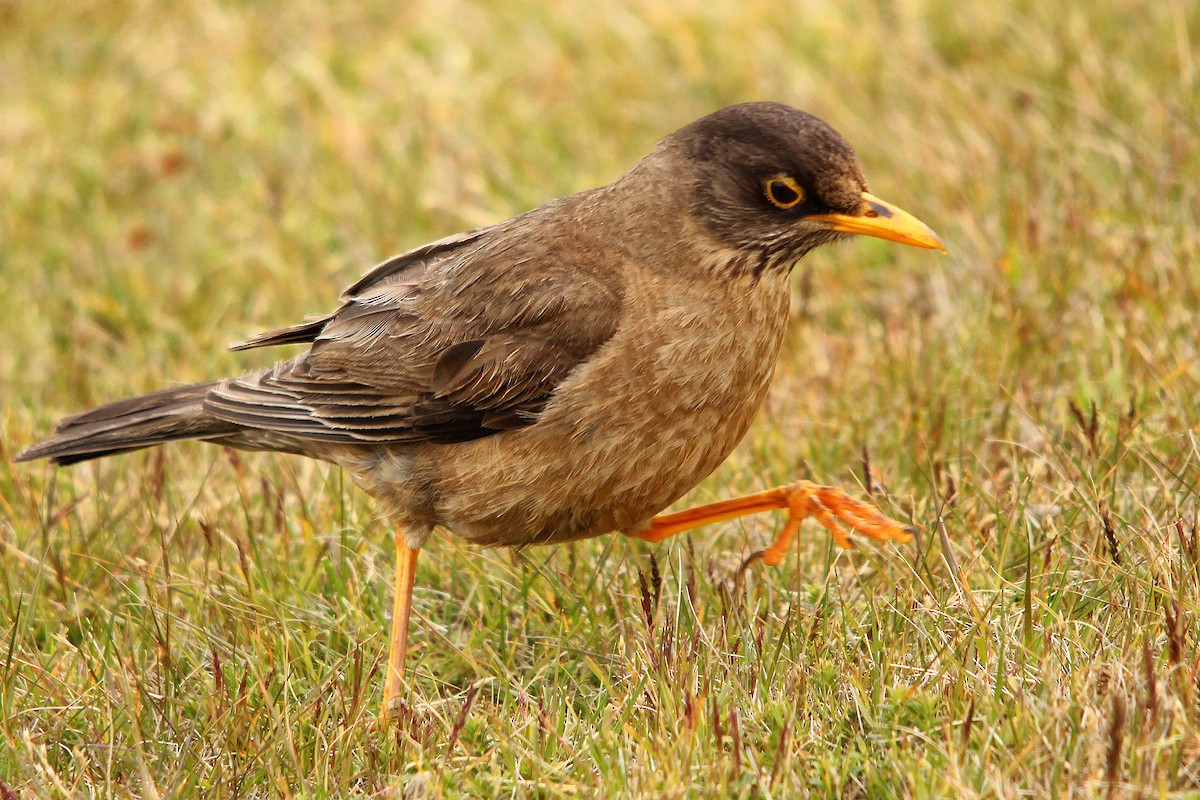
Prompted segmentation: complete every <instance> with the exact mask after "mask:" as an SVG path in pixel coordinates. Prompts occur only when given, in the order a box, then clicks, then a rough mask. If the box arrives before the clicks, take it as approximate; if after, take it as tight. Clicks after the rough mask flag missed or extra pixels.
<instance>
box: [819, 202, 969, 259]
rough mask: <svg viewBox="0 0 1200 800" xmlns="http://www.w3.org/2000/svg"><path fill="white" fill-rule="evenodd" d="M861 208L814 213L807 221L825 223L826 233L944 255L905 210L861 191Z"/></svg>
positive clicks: (935, 240) (941, 247) (934, 238)
mask: <svg viewBox="0 0 1200 800" xmlns="http://www.w3.org/2000/svg"><path fill="white" fill-rule="evenodd" d="M862 200H863V202H862V206H861V207H860V208H859V210H858V212H857V213H855V214H815V215H813V216H811V217H809V218H808V219H809V220H812V221H816V222H824V223H825V224H826V225H828V226H829V230H831V231H838V232H840V233H861V234H863V235H864V236H877V237H879V238H880V239H889V240H891V241H893V242H900V243H901V244H911V245H912V246H914V247H927V248H929V249H930V250H940V251H942V252H943V253H945V252H946V246H945V245H944V244H942V240H941V239H939V238H938V236H937V234H936V233H934V232H933V231H931V230H930V229H929V226H927V225H926V224H925V223H924V222H921V220H919V219H917V218H916V217H914V216H913V215H912V214H910V213H908V212H907V211H905V210H904V209H901V208H896V206H894V205H892V204H891V203H885V202H884V201H882V200H880V199H879V198H878V197H876V196H875V195H873V194H868V193H867V192H863V194H862Z"/></svg>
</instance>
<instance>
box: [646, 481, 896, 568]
mask: <svg viewBox="0 0 1200 800" xmlns="http://www.w3.org/2000/svg"><path fill="white" fill-rule="evenodd" d="M776 509H787V512H788V519H787V523H786V524H785V525H784V526H783V530H782V531H780V533H779V535H778V536H777V537H775V541H774V542H773V543H772V544H771V546H770V547H768V548H767V549H766V550H760V551H758V552H757V553H754V554H753V555H751V556H750V557H749V558H748V559H746V564H749V563H750V562H752V561H755V560H757V559H759V558H761V559H762V560H763V562H764V563H766V564H767V565H769V566H775V565H777V564H779V563H780V562H781V561H783V557H784V556H785V555H786V554H787V550H788V547H789V546H790V545H791V543H792V539H793V538H795V536H796V531H797V529H799V527H800V523H801V522H802V521H804V519H806V518H807V517H816V519H817V522H819V523H820V524H821V526H822V527H824V528H825V530H827V531H829V533H830V534H832V536H833V541H834V542H836V543H837V545H838V546H839V547H843V548H847V549H849V548H851V547H853V546H854V545H853V544H852V543H851V542H850V537H849V535H848V534H847V533H846V531H845V530H843V529H842V527H841V525H839V524H838V521H839V520H840V521H841V522H843V523H845V525H846V526H847V527H849V528H851V529H852V530H855V531H857V532H858V533H861V534H863V535H864V536H867V537H869V538H871V539H878V540H879V541H883V542H907V541H908V540H909V539H910V538H912V532H913V531H912V528H910V527H908V526H905V525H901V524H900V523H899V522H896V521H895V520H893V519H890V518H888V517H886V516H884V515H883V514H882V513H881V512H880V511H879V510H877V509H876V508H875V507H874V506H872V505H870V504H868V503H864V502H863V501H861V500H855V499H854V498H853V497H851V496H850V495H848V494H846V493H845V492H844V491H842V490H841V489H836V488H834V487H832V486H820V485H818V484H815V483H812V482H811V481H796V482H795V483H789V484H788V485H787V486H779V487H776V488H774V489H767V490H766V491H764V492H757V493H755V494H748V495H746V496H745V497H735V498H733V499H732V500H722V501H721V502H719V503H710V504H708V505H705V506H698V507H696V508H689V509H686V510H684V511H677V512H675V513H673V514H659V515H658V516H657V517H655V518H654V519H652V520H650V524H649V526H647V527H646V529H645V530H642V531H638V532H635V533H630V534H629V535H630V536H633V537H636V538H638V539H642V540H644V541H647V542H660V541H662V540H663V539H666V538H667V537H668V536H674V535H675V534H677V533H682V532H683V531H686V530H691V529H692V528H697V527H699V526H701V525H709V524H711V523H713V522H721V521H723V520H727V519H733V518H735V517H744V516H746V515H748V514H758V513H760V512H763V511H773V510H776Z"/></svg>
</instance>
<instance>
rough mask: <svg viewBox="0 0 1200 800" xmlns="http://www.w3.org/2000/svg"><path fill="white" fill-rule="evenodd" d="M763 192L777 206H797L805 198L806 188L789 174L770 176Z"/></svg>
mask: <svg viewBox="0 0 1200 800" xmlns="http://www.w3.org/2000/svg"><path fill="white" fill-rule="evenodd" d="M763 193H764V194H766V196H767V199H768V200H770V201H771V205H773V206H775V207H776V208H795V207H796V206H798V205H800V203H801V202H803V200H804V189H803V188H801V186H800V184H798V183H796V179H795V178H792V177H790V176H788V175H780V176H778V177H775V178H769V179H768V180H767V181H766V182H765V183H764V184H763Z"/></svg>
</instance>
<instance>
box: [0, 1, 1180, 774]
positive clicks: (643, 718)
mask: <svg viewBox="0 0 1200 800" xmlns="http://www.w3.org/2000/svg"><path fill="white" fill-rule="evenodd" d="M492 5H494V6H495V8H491V9H489V8H488V4H478V5H475V4H467V3H458V2H439V3H433V2H429V3H414V4H393V3H382V2H379V3H361V4H347V5H346V6H345V7H344V8H341V9H340V10H332V4H326V3H321V2H314V1H312V0H300V2H297V3H289V4H278V5H271V4H265V3H253V2H240V3H225V4H217V3H213V2H207V1H206V0H191V1H190V2H183V3H173V4H168V3H133V2H112V1H110V0H105V2H99V1H98V0H96V1H95V2H82V3H73V4H66V3H53V2H50V3H14V2H7V3H0V198H2V200H0V205H2V210H0V241H2V242H3V245H2V246H0V287H2V289H3V291H0V341H3V343H4V345H3V347H2V348H0V386H2V387H3V388H2V391H0V398H2V399H0V455H3V458H0V464H2V466H0V659H2V660H0V781H2V782H3V784H4V785H5V786H7V787H11V788H12V789H13V790H14V791H15V792H16V793H17V794H18V796H20V797H23V798H24V797H51V798H53V797H63V798H65V797H76V796H101V797H186V796H196V797H274V796H291V797H349V796H362V797H400V796H406V797H420V796H439V795H444V796H447V797H455V796H472V797H478V796H483V797H491V796H496V797H539V798H550V797H566V796H585V797H586V796H633V797H704V796H718V797H753V798H765V797H796V796H803V795H806V794H807V795H811V796H816V797H823V796H839V797H871V798H876V797H917V798H921V797H949V796H954V797H968V798H969V797H997V798H1011V797H1019V796H1030V797H1092V796H1108V797H1172V798H1179V797H1197V796H1200V651H1198V649H1197V638H1198V633H1197V631H1198V625H1197V620H1198V619H1200V532H1198V526H1200V400H1198V397H1200V352H1198V348H1200V334H1198V333H1197V330H1198V329H1197V309H1200V266H1198V263H1200V222H1198V216H1200V181H1197V176H1198V175H1200V147H1198V146H1197V142H1198V141H1200V122H1198V121H1197V120H1200V89H1198V87H1197V80H1198V74H1197V72H1198V69H1200V64H1198V62H1200V6H1197V5H1196V4H1195V3H1189V2H1184V0H1154V2H1150V1H1149V0H1147V1H1146V2H1130V3H1111V4H1109V3H1095V4H1087V5H1085V4H1074V5H1069V4H1058V3H1039V2H1032V1H1029V2H1023V1H1021V0H1013V1H1012V2H1006V3H1000V2H997V3H988V4H962V3H955V2H948V0H908V1H907V2H902V3H892V4H886V3H880V4H869V3H844V4H828V3H796V4H788V3H775V2H765V0H751V1H750V2H734V1H733V0H705V2H682V3H673V2H666V0H658V1H657V2H653V1H652V2H647V3H645V4H638V5H634V4H629V5H620V6H618V5H614V4H608V3H595V2H579V3H558V4H552V5H551V4H541V3H532V2H513V3H505V4H492ZM546 6H550V7H546ZM750 99H777V100H782V101H785V102H788V103H791V104H793V105H797V106H800V107H803V108H807V109H809V110H811V111H813V112H815V113H817V114H818V115H820V116H822V117H824V118H825V119H827V120H828V121H829V122H831V123H832V124H833V125H834V126H835V127H837V128H838V129H839V130H840V131H841V132H842V133H843V134H845V135H846V136H847V138H848V139H849V140H850V141H851V142H852V143H853V144H854V145H855V146H856V147H857V149H858V151H859V153H860V156H861V158H862V160H863V162H864V165H865V168H866V170H867V174H868V175H869V176H870V177H871V178H872V190H873V191H874V192H875V193H876V194H878V195H880V196H882V197H884V198H887V199H889V200H891V201H894V202H896V203H897V204H899V205H901V206H902V207H904V208H906V209H908V210H910V211H912V212H913V213H915V214H917V215H918V216H919V217H921V218H922V219H924V220H925V221H926V222H928V223H929V224H930V225H932V226H933V227H934V228H935V229H936V230H937V231H938V232H939V233H941V234H942V235H943V237H944V238H945V240H946V241H947V243H948V245H949V246H950V249H951V255H950V257H949V258H940V257H937V256H935V255H933V254H930V253H926V252H918V251H916V250H910V249H907V248H901V247H898V246H892V245H888V244H885V243H882V242H875V241H856V242H852V243H848V244H843V245H840V246H839V247H837V248H834V249H829V250H827V251H823V252H820V253H817V254H814V255H813V256H812V257H810V258H809V259H808V260H806V261H805V262H804V263H803V264H802V265H801V267H800V268H799V269H798V270H797V273H796V282H795V286H796V299H795V302H794V304H793V310H794V319H793V324H792V328H791V333H790V335H789V338H788V341H787V343H786V346H785V352H784V355H783V358H782V359H781V363H780V366H779V369H778V372H777V376H776V380H775V384H774V387H773V390H772V393H771V396H770V398H769V401H768V403H767V407H766V408H765V409H764V413H763V414H762V415H761V416H760V418H759V420H758V422H757V423H756V426H755V427H754V428H753V430H752V432H751V434H750V435H749V437H748V438H747V441H746V442H745V443H744V444H743V446H742V447H741V448H740V449H739V450H738V451H737V452H736V453H735V454H734V456H733V457H731V459H730V460H729V461H728V463H726V464H725V465H724V466H723V467H722V468H721V469H720V470H718V472H717V473H716V474H715V475H713V476H712V477H711V478H710V479H709V480H708V481H706V482H705V483H704V484H703V485H701V486H700V487H699V488H698V489H697V490H696V491H695V492H694V493H693V494H692V496H691V497H690V498H689V499H690V501H692V502H703V501H707V500H711V499H716V498H721V497H726V496H730V495H732V494H734V493H739V492H746V491H752V490H756V489H760V488H763V487H765V486H768V485H773V484H777V483H780V482H783V481H786V480H788V479H791V478H795V477H805V476H811V477H813V478H815V479H817V480H820V481H822V482H826V483H836V484H841V485H845V486H847V487H848V488H850V489H851V490H852V491H853V492H855V493H858V494H865V493H866V491H867V489H868V488H870V489H871V490H872V492H873V494H874V499H875V501H876V502H877V503H878V504H879V505H880V506H881V507H882V508H884V509H885V510H887V511H889V512H891V513H893V514H895V515H897V516H899V517H900V518H904V519H911V520H912V521H913V522H914V523H915V524H917V525H918V526H919V527H920V528H921V530H922V533H921V535H920V536H919V537H918V539H917V541H916V542H915V543H914V544H912V545H908V546H904V547H895V548H893V547H889V548H887V549H881V548H875V547H871V546H865V547H863V548H862V549H860V550H858V551H855V552H853V553H841V552H837V551H835V550H834V549H833V548H832V547H831V545H830V543H829V541H828V537H826V536H824V535H823V534H822V533H821V532H820V531H819V529H818V528H816V526H812V527H811V528H806V530H807V531H808V535H807V536H805V537H803V538H802V541H801V542H800V544H799V547H798V548H797V551H796V554H795V556H794V557H793V558H790V559H789V560H788V561H786V562H785V564H784V565H783V566H782V567H781V568H779V569H776V570H765V569H755V570H754V571H753V572H752V573H751V575H750V578H749V580H748V582H747V585H746V586H745V587H744V588H741V587H737V586H735V585H734V582H733V574H734V572H735V569H736V567H737V565H738V564H739V563H740V561H741V559H742V558H743V557H744V555H745V554H747V553H748V552H750V551H751V550H753V549H755V548H757V547H760V546H762V544H764V543H765V542H767V541H769V539H770V537H771V535H772V533H773V531H774V530H775V529H776V528H777V526H778V525H779V522H780V521H779V520H778V519H772V518H770V517H762V518H753V519H749V520H745V521H742V522H736V523H727V524H722V525H718V526H712V527H710V528H706V529H703V530H700V531H698V532H696V533H695V534H693V535H692V536H690V537H687V538H686V539H681V540H679V541H675V542H670V543H664V544H663V545H656V546H648V545H643V544H640V543H637V542H632V541H628V540H625V539H623V538H620V537H604V538H601V539H598V540H594V541H589V542H583V543H578V544H573V545H566V546H559V547H553V548H546V549H533V550H526V551H523V552H520V553H509V552H506V551H479V550H477V549H474V548H471V547H468V546H466V545H464V544H463V543H461V542H460V541H458V540H455V539H454V538H452V537H438V538H436V539H435V540H434V541H433V542H431V544H430V546H429V547H428V548H427V549H426V551H425V555H424V556H423V559H422V561H421V564H420V567H419V574H418V586H417V591H416V599H415V617H414V634H413V635H414V640H413V649H412V650H411V651H410V660H409V667H410V679H411V685H412V693H411V695H410V699H409V702H410V706H411V708H412V711H413V715H412V719H409V720H406V721H405V722H404V724H403V725H402V726H400V727H398V728H397V729H396V730H391V731H381V730H378V729H376V728H375V727H373V725H372V723H371V718H372V717H373V716H374V714H375V712H376V708H377V704H378V701H379V698H380V695H381V691H382V674H381V667H382V663H383V662H382V659H383V658H384V656H385V653H384V650H385V646H386V639H387V630H388V624H389V615H390V586H389V583H390V579H391V569H392V560H391V559H392V553H391V530H390V528H389V527H388V524H387V522H386V521H385V520H382V519H380V518H379V517H378V515H377V514H376V512H375V511H374V510H373V508H372V505H371V503H370V500H369V499H368V498H366V497H365V496H364V495H362V494H361V493H359V492H357V491H356V490H355V489H353V488H352V487H351V485H350V483H349V481H347V480H345V479H344V478H343V477H342V476H341V475H340V474H339V473H338V472H337V471H336V470H333V469H330V468H327V467H324V466H321V465H317V464H313V463H310V462H305V461H301V460H298V459H292V458H288V457H283V456H278V457H273V456H267V455H247V454H241V455H236V456H235V455H233V454H231V453H227V452H224V451H222V450H219V449H217V448H212V447H205V446H202V445H198V444H184V445H178V446H173V447H170V448H168V449H165V450H161V451H156V452H150V453H143V454H136V455H132V456H126V457H122V458H118V459H111V460H107V461H103V462H98V463H94V464H86V465H81V466H79V467H75V468H71V469H64V470H58V471H55V470H53V469H51V468H49V467H47V466H45V465H42V464H33V465H30V464H21V465H13V464H12V463H11V459H12V456H13V455H15V453H16V452H18V451H19V450H20V449H22V448H23V447H24V446H26V445H27V444H29V443H30V442H32V441H33V440H35V439H36V438H38V437H40V436H42V435H45V434H46V433H47V432H48V431H49V430H50V428H51V426H52V425H53V423H54V421H55V420H56V419H57V418H58V417H59V416H60V415H62V414H65V413H68V412H70V411H73V410H78V409H81V408H83V407H85V406H88V405H89V404H93V403H98V402H102V401H104V400H109V399H115V398H119V397H123V396H126V395H130V394H134V393H137V392H141V391H149V390H153V389H156V388H161V387H163V386H165V385H170V384H172V383H176V382H186V381H193V380H200V379H204V378H212V377H217V376H221V375H225V374H232V373H233V372H236V371H239V370H242V369H245V368H249V367H252V366H258V365H261V364H264V363H267V359H269V358H271V357H272V355H273V354H270V353H257V352H256V353H251V354H230V353H227V352H225V351H224V347H225V345H226V344H227V343H228V342H230V341H234V340H237V339H240V338H243V337H245V336H247V335H249V334H252V333H254V332H257V331H259V330H262V329H266V328H270V327H275V326H280V325H285V324H289V323H292V322H295V321H297V320H299V319H301V318H303V317H304V316H305V315H307V314H310V313H318V312H323V311H326V310H328V309H329V308H331V306H332V304H333V303H334V302H335V298H336V294H337V292H338V291H340V289H341V288H342V287H343V286H345V285H346V284H348V283H349V282H350V281H351V280H353V279H354V278H355V277H357V276H358V275H359V274H360V273H361V272H362V271H364V270H365V269H366V268H367V267H369V266H370V265H371V264H373V263H374V262H375V261H377V260H380V259H382V258H383V257H385V256H387V255H389V254H392V253H394V252H398V251H400V250H401V249H404V248H407V247H410V246H414V245H417V244H420V243H422V242H424V241H427V240H430V239H433V238H436V237H438V236H442V235H445V234H448V233H452V232H455V231H458V230H461V229H464V228H467V227H471V226H475V225H479V224H485V223H488V222H491V221H496V220H499V219H503V218H505V217H507V216H509V215H511V214H513V213H516V212H518V211H520V210H523V209H525V208H528V207H531V206H533V205H536V204H538V203H540V202H543V201H545V200H547V199H549V198H551V197H554V196H558V195H561V194H564V193H567V192H571V191H575V190H578V189H582V188H586V187H589V186H593V185H597V184H599V183H603V182H606V181H608V180H611V179H612V178H614V177H616V176H617V175H619V174H620V173H621V172H623V171H624V170H625V169H626V168H628V166H630V165H631V164H632V163H633V162H634V161H635V160H636V159H637V158H639V157H640V156H641V155H643V154H644V153H645V152H646V151H647V150H648V149H649V148H650V146H651V145H652V143H653V142H654V141H655V140H656V139H657V138H658V137H659V136H662V135H664V134H666V133H668V132H670V131H672V130H674V129H675V128H677V127H679V126H680V125H682V124H684V123H686V122H689V121H691V120H692V119H694V118H696V117H698V116H701V115H702V114H705V113H707V112H709V111H712V110H714V109H716V108H718V107H720V106H722V105H726V104H729V103H733V102H738V101H742V100H750ZM864 454H865V457H864ZM867 462H869V480H868V478H867V477H866V476H867V468H868V464H867ZM868 483H869V487H868ZM5 796H6V797H7V796H8V795H5Z"/></svg>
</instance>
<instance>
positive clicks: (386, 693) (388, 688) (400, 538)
mask: <svg viewBox="0 0 1200 800" xmlns="http://www.w3.org/2000/svg"><path fill="white" fill-rule="evenodd" d="M420 552H421V551H420V550H413V549H412V548H411V547H409V546H408V545H407V544H405V542H404V531H403V530H401V529H400V528H399V527H397V528H396V586H395V592H396V596H395V599H394V600H393V601H392V646H391V650H390V651H389V652H388V665H387V681H386V683H384V688H383V713H382V714H380V717H381V718H383V719H387V718H388V717H389V716H392V715H394V714H397V713H398V712H399V711H400V695H401V693H402V691H403V689H404V655H405V653H407V652H408V618H409V614H410V612H411V611H412V594H413V581H414V580H415V579H416V577H417V556H418V555H419V554H420Z"/></svg>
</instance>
